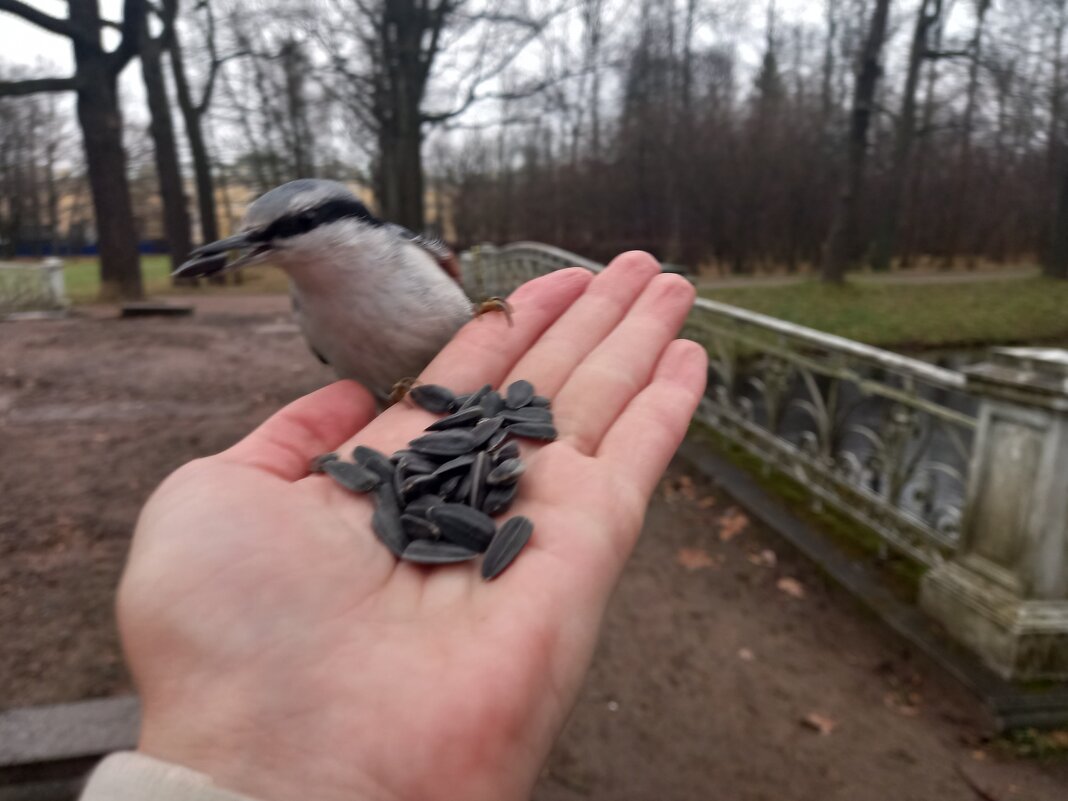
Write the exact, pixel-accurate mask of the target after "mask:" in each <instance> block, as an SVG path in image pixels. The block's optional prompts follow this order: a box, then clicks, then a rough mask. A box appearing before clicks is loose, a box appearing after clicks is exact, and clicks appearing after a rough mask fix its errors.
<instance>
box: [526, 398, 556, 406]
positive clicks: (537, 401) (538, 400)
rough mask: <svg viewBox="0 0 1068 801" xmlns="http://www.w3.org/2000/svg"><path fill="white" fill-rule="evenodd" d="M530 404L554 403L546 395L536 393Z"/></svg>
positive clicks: (549, 404)
mask: <svg viewBox="0 0 1068 801" xmlns="http://www.w3.org/2000/svg"><path fill="white" fill-rule="evenodd" d="M529 405H530V406H540V407H546V406H551V405H552V401H550V400H549V399H548V398H546V397H545V396H544V395H535V396H534V397H533V398H531V399H530V404H529Z"/></svg>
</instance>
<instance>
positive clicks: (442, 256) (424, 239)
mask: <svg viewBox="0 0 1068 801" xmlns="http://www.w3.org/2000/svg"><path fill="white" fill-rule="evenodd" d="M387 225H388V227H389V229H390V230H391V231H393V232H394V233H395V234H396V235H397V236H399V237H401V238H402V239H406V240H407V241H409V242H411V243H412V244H413V245H416V246H418V247H420V248H422V249H423V250H424V251H425V252H426V253H427V254H428V255H429V256H430V257H431V258H432V259H433V260H434V261H436V262H437V263H438V265H439V266H440V267H441V269H443V270H444V271H445V272H446V273H448V274H449V276H450V277H451V278H452V279H453V280H454V281H455V282H456V283H458V284H462V283H463V279H462V277H461V275H460V261H459V259H457V258H456V254H455V253H453V252H452V249H451V248H450V247H449V246H448V245H446V244H445V243H444V242H442V241H441V240H440V239H438V238H437V237H433V236H427V235H425V234H417V233H415V232H414V231H410V230H409V229H407V228H405V227H404V226H403V225H397V224H395V223H387Z"/></svg>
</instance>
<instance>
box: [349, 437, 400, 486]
mask: <svg viewBox="0 0 1068 801" xmlns="http://www.w3.org/2000/svg"><path fill="white" fill-rule="evenodd" d="M352 458H353V459H355V460H356V464H359V465H363V466H364V467H366V468H367V469H369V470H374V471H375V472H376V473H378V475H379V476H380V477H381V478H382V479H383V480H384V481H388V480H389V479H391V478H392V477H393V462H391V461H390V460H389V459H387V458H386V455H385V454H384V453H382V452H381V451H376V450H375V449H374V448H368V447H367V446H366V445H357V446H356V449H355V450H354V451H353V452H352Z"/></svg>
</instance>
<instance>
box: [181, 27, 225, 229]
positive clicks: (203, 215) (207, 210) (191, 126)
mask: <svg viewBox="0 0 1068 801" xmlns="http://www.w3.org/2000/svg"><path fill="white" fill-rule="evenodd" d="M171 70H172V71H173V72H174V86H175V88H176V89H177V91H178V106H179V108H180V109H181V110H182V120H183V121H184V122H185V135H186V137H187V138H188V139H189V151H190V152H191V153H192V155H193V175H194V177H195V179H196V185H197V213H198V214H199V216H200V236H201V241H202V242H214V241H215V240H216V239H218V238H219V220H218V216H217V213H216V209H215V182H214V180H213V179H212V174H211V159H210V158H209V156H208V147H207V145H206V144H205V142H204V128H203V124H202V119H201V116H202V115H201V111H200V109H198V108H197V105H196V103H195V102H194V101H193V94H192V92H191V91H190V89H189V81H188V79H187V78H186V73H185V63H184V61H183V59H182V46H181V43H180V42H179V40H178V33H177V31H175V34H174V39H173V41H172V42H171Z"/></svg>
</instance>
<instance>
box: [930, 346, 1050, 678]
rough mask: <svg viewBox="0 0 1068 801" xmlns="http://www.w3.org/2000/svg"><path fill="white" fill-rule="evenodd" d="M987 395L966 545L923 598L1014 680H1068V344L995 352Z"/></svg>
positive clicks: (982, 390) (972, 371)
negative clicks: (1066, 346) (1064, 345)
mask: <svg viewBox="0 0 1068 801" xmlns="http://www.w3.org/2000/svg"><path fill="white" fill-rule="evenodd" d="M965 372H966V373H967V376H968V387H969V389H970V391H971V392H973V393H974V394H976V395H977V396H978V397H979V399H980V404H981V405H980V409H979V428H978V431H977V433H976V439H975V447H974V451H973V454H972V462H971V470H970V474H969V480H968V489H967V497H966V500H965V512H964V520H963V527H962V531H961V542H960V549H959V550H958V551H957V553H956V554H955V555H954V557H953V559H952V560H950V561H948V562H946V563H944V564H942V565H940V566H938V567H936V568H934V569H932V570H930V571H928V573H927V574H926V575H925V576H924V578H923V582H922V584H921V587H920V605H921V606H922V607H923V609H924V610H925V611H926V612H928V613H929V614H930V615H932V616H933V617H934V618H936V619H937V620H938V621H939V622H940V623H941V624H942V625H943V626H945V628H946V629H947V630H948V632H949V634H950V635H951V636H952V637H953V638H954V639H956V640H958V641H960V642H961V643H963V644H964V645H966V646H967V647H968V648H970V649H971V650H972V651H974V652H975V653H977V654H978V655H979V656H980V657H981V658H982V660H983V662H985V663H986V664H987V665H988V666H989V667H991V668H992V669H993V670H994V671H995V672H997V673H998V674H1000V675H1001V676H1002V677H1004V678H1007V679H1014V680H1022V681H1030V680H1042V679H1058V680H1063V679H1068V350H1058V349H1047V348H999V349H996V350H994V351H993V353H992V355H991V358H990V360H989V361H987V362H985V363H983V364H980V365H976V366H974V367H971V368H969V369H967V370H966V371H965Z"/></svg>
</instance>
